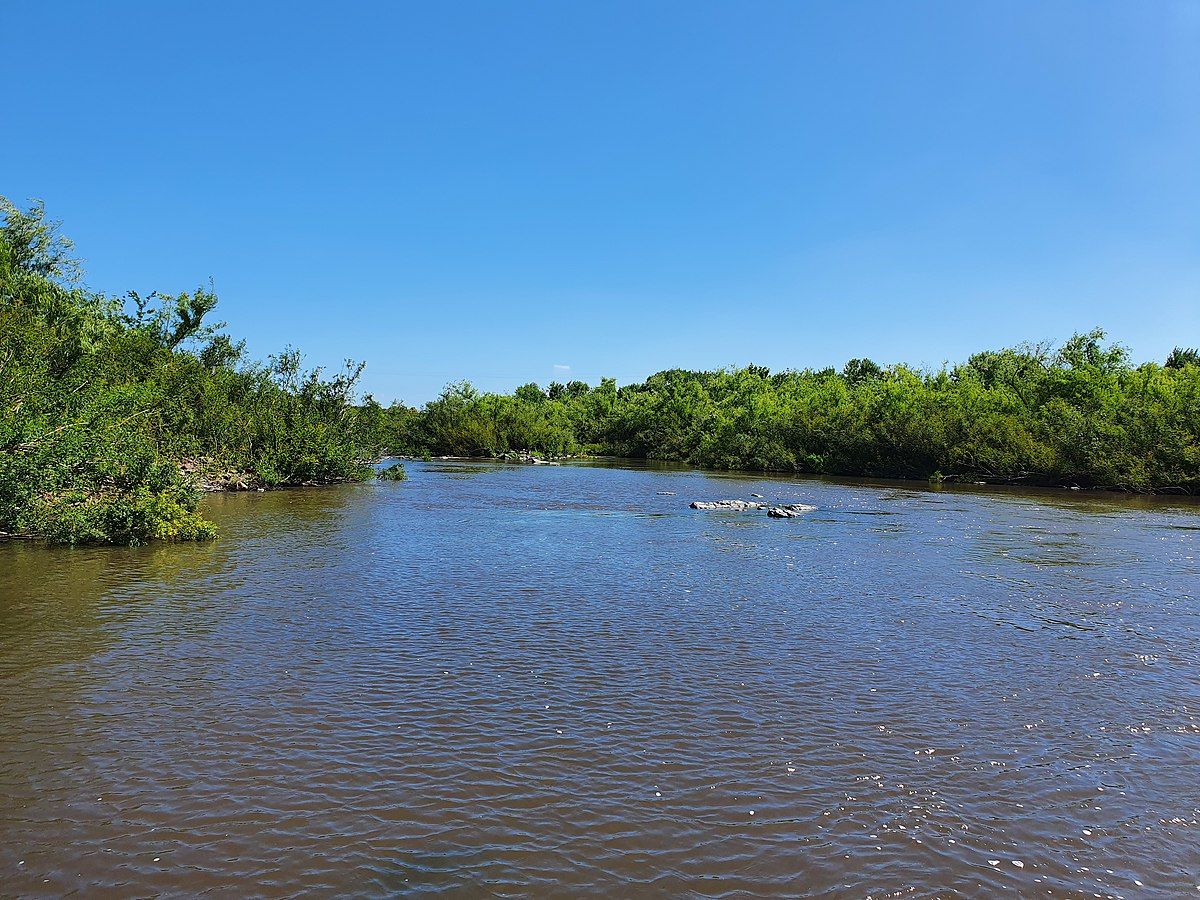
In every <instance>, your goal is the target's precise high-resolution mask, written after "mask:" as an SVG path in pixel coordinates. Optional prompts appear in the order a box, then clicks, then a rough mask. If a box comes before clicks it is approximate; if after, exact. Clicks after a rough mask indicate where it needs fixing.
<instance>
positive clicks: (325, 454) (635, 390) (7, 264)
mask: <svg viewBox="0 0 1200 900" xmlns="http://www.w3.org/2000/svg"><path fill="white" fill-rule="evenodd" d="M216 303H217V300H216V296H215V295H214V293H213V291H212V290H211V288H204V287H201V288H198V289H197V290H195V291H191V292H186V293H181V294H158V293H153V294H149V295H147V296H142V295H140V294H137V293H133V292H131V293H129V294H127V295H125V296H123V297H111V296H107V295H104V294H101V293H97V292H94V291H91V290H89V289H87V288H86V287H85V286H84V285H83V284H82V281H81V275H80V271H79V267H78V265H77V264H76V262H75V261H74V259H73V256H72V247H71V244H70V242H69V241H68V240H66V239H65V238H64V237H62V235H61V234H60V233H59V230H58V226H57V223H54V222H52V221H50V220H48V219H47V218H46V216H45V212H44V210H43V208H42V207H41V206H40V205H34V206H32V207H30V208H28V209H21V208H18V207H16V206H14V205H13V204H12V203H10V202H8V201H7V200H4V199H3V198H0V532H2V533H6V534H9V535H21V536H31V537H41V538H46V539H50V540H54V541H61V542H67V543H84V542H122V543H125V542H137V541H142V540H147V539H152V538H157V539H197V538H205V537H209V536H211V535H212V533H213V527H212V525H211V524H210V523H208V522H206V521H205V520H204V519H203V518H202V516H201V515H200V514H199V513H198V511H197V510H198V501H199V497H200V491H199V487H200V486H201V485H205V484H206V485H208V486H210V487H213V486H216V487H222V486H223V487H264V488H271V487H279V486H286V485H299V484H312V483H329V482H337V481H353V480H362V479H365V478H368V477H371V475H372V474H373V471H374V470H373V468H372V466H371V463H372V462H373V461H375V460H377V459H378V458H379V457H380V455H381V454H383V453H388V452H390V453H394V454H411V455H439V456H440V455H452V456H471V457H503V456H505V455H508V454H512V453H514V452H518V451H528V452H533V453H536V454H540V455H545V456H552V457H569V456H579V455H606V456H617V457H632V458H644V459H658V460H674V461H679V462H686V463H690V464H692V465H696V466H701V467H706V468H713V469H743V470H754V471H772V472H785V473H811V474H828V475H851V476H853V475H862V476H872V477H884V478H919V479H931V480H934V481H942V480H968V481H988V482H998V483H1017V484H1036V485H1071V486H1075V485H1078V486H1080V487H1103V488H1114V489H1120V490H1130V491H1146V492H1151V491H1170V492H1180V493H1196V492H1197V491H1198V490H1200V356H1198V354H1197V352H1196V351H1195V350H1188V349H1183V348H1179V349H1176V350H1175V351H1174V352H1172V353H1171V355H1170V356H1169V357H1168V358H1167V359H1166V360H1165V361H1164V363H1162V364H1157V363H1152V362H1151V363H1143V364H1135V363H1134V362H1133V361H1132V360H1131V358H1130V354H1129V352H1128V351H1127V350H1126V349H1125V348H1123V347H1122V346H1120V345H1119V344H1114V343H1110V342H1107V341H1106V340H1105V335H1104V333H1103V332H1101V331H1099V330H1094V331H1090V332H1087V333H1082V334H1077V335H1075V336H1074V337H1072V338H1070V339H1069V340H1067V341H1066V342H1065V343H1063V344H1062V345H1061V346H1052V345H1050V344H1045V343H1042V344H1027V345H1023V346H1020V347H1015V348H1011V349H1005V350H998V351H986V352H981V353H977V354H975V355H974V356H972V357H971V358H970V359H968V360H967V361H966V362H964V363H961V364H958V365H953V366H949V365H948V366H944V367H942V368H940V369H938V370H936V371H925V370H920V369H915V368H911V367H908V366H905V365H892V366H886V367H885V366H880V365H878V364H876V363H875V362H872V361H871V360H868V359H855V360H851V361H850V362H849V363H847V364H846V366H845V367H843V368H842V369H841V370H835V369H831V368H827V369H819V370H818V369H799V370H787V371H781V372H771V371H769V370H768V369H766V368H764V367H761V366H753V365H752V366H746V367H744V368H733V369H719V370H715V371H687V370H682V369H671V370H667V371H663V372H659V373H657V374H655V375H652V376H650V377H649V378H648V379H646V380H645V381H644V382H642V383H640V384H630V385H624V386H621V387H618V385H617V383H616V382H615V381H614V380H613V379H604V380H602V381H601V382H600V383H599V384H598V385H595V386H592V385H589V384H587V383H585V382H582V381H571V382H568V383H558V382H555V383H552V384H550V385H549V386H548V387H547V388H544V389H543V388H542V387H540V386H538V385H536V384H527V385H523V386H522V387H519V388H517V389H516V390H515V391H513V392H512V393H511V394H499V393H486V392H481V391H479V390H477V389H476V388H474V387H473V386H472V385H470V384H469V383H467V382H459V383H455V384H451V385H449V386H447V388H446V389H445V390H444V391H443V392H442V394H441V395H440V396H439V397H438V398H437V399H435V400H433V401H431V402H429V403H427V404H425V405H424V406H423V407H421V408H419V409H418V408H412V407H408V406H405V405H403V404H400V403H394V404H392V405H391V406H388V407H384V406H382V405H381V404H379V403H377V402H376V401H375V400H374V399H372V398H370V397H366V398H360V397H359V396H358V389H357V386H358V381H359V378H360V376H361V374H362V365H361V364H359V363H354V362H351V361H347V363H346V365H345V367H344V368H343V369H342V370H340V371H338V372H334V373H325V372H323V371H322V370H320V369H315V370H306V369H305V368H304V366H303V362H302V357H301V355H300V354H299V353H298V352H297V351H295V350H291V349H288V350H285V351H283V352H281V353H279V354H278V355H276V356H273V357H270V358H269V359H268V360H267V361H266V362H259V361H256V360H252V359H249V358H248V356H247V354H246V351H245V346H244V343H243V342H238V341H234V340H233V339H232V338H231V337H230V336H229V335H228V334H226V333H225V331H224V326H223V325H222V324H221V323H216V322H213V321H212V314H213V312H214V310H215V308H216ZM402 471H403V470H397V471H393V472H390V473H389V476H390V477H392V478H395V477H400V476H401V475H402Z"/></svg>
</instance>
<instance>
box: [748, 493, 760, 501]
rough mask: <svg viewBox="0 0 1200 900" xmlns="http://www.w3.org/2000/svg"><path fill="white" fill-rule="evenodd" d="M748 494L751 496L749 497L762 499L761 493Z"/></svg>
mask: <svg viewBox="0 0 1200 900" xmlns="http://www.w3.org/2000/svg"><path fill="white" fill-rule="evenodd" d="M750 496H751V497H757V498H758V499H759V500H761V499H762V494H751V495H750Z"/></svg>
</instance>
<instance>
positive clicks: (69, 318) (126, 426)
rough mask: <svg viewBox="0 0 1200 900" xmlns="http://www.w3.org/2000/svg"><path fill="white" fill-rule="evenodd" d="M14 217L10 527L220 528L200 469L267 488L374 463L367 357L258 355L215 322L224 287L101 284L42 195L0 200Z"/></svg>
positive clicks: (53, 532) (134, 533)
mask: <svg viewBox="0 0 1200 900" xmlns="http://www.w3.org/2000/svg"><path fill="white" fill-rule="evenodd" d="M0 216H2V221H0V531H3V532H8V533H16V534H21V535H26V536H33V537H44V538H47V539H51V540H55V541H61V542H66V543H85V542H121V543H134V542H138V541H144V540H148V539H152V538H153V539H163V540H184V539H199V538H207V537H211V536H212V534H213V527H212V525H210V524H209V523H207V522H205V521H204V520H203V519H202V518H200V516H198V515H197V513H196V507H197V503H198V500H199V496H200V495H199V492H198V490H197V486H196V484H195V483H194V480H193V478H192V477H191V476H190V475H185V474H184V470H186V471H187V472H188V473H196V472H203V471H208V470H212V471H223V472H227V473H234V475H233V477H232V479H231V480H230V483H237V484H241V485H244V486H249V485H260V486H264V487H274V486H280V485H292V484H306V483H314V482H329V481H345V480H357V479H363V478H367V477H369V476H370V474H371V471H372V470H371V468H370V466H369V462H370V461H371V460H372V459H374V458H375V457H376V456H377V455H378V452H379V446H378V440H379V428H378V424H379V422H381V421H382V420H383V416H384V411H383V410H381V409H380V408H379V407H378V404H373V403H365V404H363V405H361V406H356V405H354V404H353V400H354V389H355V384H356V382H357V380H358V377H359V375H360V374H361V371H362V367H361V366H357V365H353V364H350V363H347V366H346V369H345V370H344V371H343V372H340V373H338V374H336V375H334V376H332V377H326V376H325V375H324V374H323V373H322V372H321V371H320V370H316V371H310V372H306V371H304V369H303V368H302V365H301V358H300V355H299V354H298V353H297V352H295V351H292V350H288V351H285V352H284V353H282V354H280V355H279V356H277V357H272V358H271V360H270V361H269V362H268V363H266V364H259V363H254V362H251V361H248V360H246V359H245V355H244V350H243V346H242V344H240V343H235V342H233V341H232V340H231V339H230V338H229V337H228V336H227V335H225V334H223V333H222V332H221V328H222V326H221V325H219V324H210V323H209V321H208V320H209V317H210V314H211V313H212V311H213V309H214V307H215V306H216V297H215V296H214V295H213V293H212V292H211V291H210V290H206V289H204V288H201V289H199V290H196V291H194V292H191V293H183V294H178V295H173V296H172V295H159V294H151V295H149V296H147V297H142V296H140V295H138V294H132V293H131V294H129V295H128V296H127V297H125V298H124V299H121V300H118V299H114V298H110V297H105V296H103V295H100V294H96V293H93V292H90V291H88V290H86V289H85V288H83V287H82V286H81V285H80V283H79V272H78V267H77V266H76V265H75V263H74V262H73V261H72V259H71V245H70V243H69V242H68V241H66V240H65V239H63V238H62V237H61V236H60V235H59V234H58V231H57V227H56V225H55V223H51V222H48V221H47V220H46V218H45V215H44V212H43V210H42V208H41V207H40V206H34V207H33V208H31V209H29V210H20V209H18V208H16V207H14V206H13V205H12V204H10V203H8V202H7V201H4V200H3V199H2V198H0ZM372 415H374V419H372Z"/></svg>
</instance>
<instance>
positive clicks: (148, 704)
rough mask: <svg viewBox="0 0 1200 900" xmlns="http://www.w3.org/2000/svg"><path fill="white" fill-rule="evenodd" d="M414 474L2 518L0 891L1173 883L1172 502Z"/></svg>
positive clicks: (509, 469)
mask: <svg viewBox="0 0 1200 900" xmlns="http://www.w3.org/2000/svg"><path fill="white" fill-rule="evenodd" d="M408 468H409V472H410V480H409V481H407V482H405V483H400V484H378V485H362V486H354V487H342V488H331V489H310V490H305V491H293V492H279V493H268V494H249V495H244V494H243V495H235V496H225V497H216V498H213V499H211V500H210V501H208V503H209V506H208V509H209V513H210V515H211V516H213V517H214V518H216V519H217V520H218V522H219V524H220V525H221V529H222V537H221V538H220V540H218V541H217V542H215V543H212V544H208V545H201V546H154V547H143V548H137V549H82V550H67V549H45V548H39V547H35V546H30V545H23V544H22V545H14V544H9V545H4V546H0V893H3V894H5V895H38V894H62V893H66V892H71V891H77V892H79V893H81V894H85V895H88V896H94V895H96V894H98V893H105V892H107V893H109V894H116V895H131V894H136V895H142V896H145V895H153V894H158V893H171V894H188V895H194V894H197V893H201V892H206V891H207V892H213V893H220V894H230V893H242V894H244V893H260V894H266V895H271V896H278V895H293V894H298V893H303V892H311V893H313V894H318V895H332V894H355V895H364V894H366V895H379V894H396V893H405V892H411V893H422V892H426V891H448V892H451V893H459V894H464V895H469V896H492V895H494V896H524V895H546V894H554V895H564V894H567V895H570V894H579V893H584V892H596V893H604V894H607V895H611V896H642V895H680V894H699V895H727V896H733V895H737V896H748V895H758V896H778V895H781V894H825V895H835V896H848V897H854V896H857V897H865V896H868V895H870V896H873V897H884V896H901V897H906V896H931V895H936V896H995V895H1001V894H1008V895H1010V894H1014V893H1020V894H1023V895H1027V896H1037V895H1041V896H1046V895H1050V896H1081V897H1092V896H1102V897H1107V896H1121V897H1138V896H1178V895H1180V894H1185V895H1191V896H1196V895H1197V885H1198V884H1200V831H1198V828H1200V765H1198V763H1200V668H1198V666H1200V602H1198V599H1197V594H1198V592H1200V510H1198V509H1197V507H1195V506H1187V505H1183V504H1176V505H1172V504H1169V503H1163V502H1149V501H1141V502H1136V503H1135V502H1133V501H1121V500H1116V499H1112V498H1103V499H1102V498H1089V497H1081V496H1078V495H1068V496H1067V497H1063V498H1060V497H1058V496H1057V495H1051V494H1045V495H1041V496H1029V495H1020V494H1012V493H1004V492H999V491H980V492H969V491H949V490H947V491H930V490H919V489H915V488H907V487H902V486H896V485H851V484H834V483H828V482H820V481H779V480H770V479H754V478H745V477H720V476H714V475H705V474H700V473H694V472H684V471H651V470H648V469H620V468H601V467H585V466H562V467H541V466H537V467H523V466H502V465H467V464H461V465H460V464H448V463H436V462H435V463H432V464H421V463H410V464H409V466H408ZM664 492H673V493H670V494H669V493H664ZM751 493H761V494H764V495H766V497H767V499H769V500H775V499H778V500H780V501H783V502H805V503H811V504H814V505H816V506H817V507H818V509H817V511H815V512H811V513H807V514H805V515H804V516H802V517H800V518H797V519H790V520H772V519H768V518H767V517H766V516H765V514H763V513H761V512H751V513H722V512H699V511H694V510H691V509H688V503H689V502H690V501H691V500H694V499H721V498H725V497H740V498H749V497H750V495H751Z"/></svg>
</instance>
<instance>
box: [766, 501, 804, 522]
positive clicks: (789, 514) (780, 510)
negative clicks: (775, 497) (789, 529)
mask: <svg viewBox="0 0 1200 900" xmlns="http://www.w3.org/2000/svg"><path fill="white" fill-rule="evenodd" d="M814 509H816V507H815V506H809V505H808V504H807V503H793V504H791V505H790V506H772V507H771V508H770V509H768V510H767V515H768V516H770V517H771V518H772V519H794V518H795V517H796V516H798V515H800V514H801V513H806V512H812V511H813V510H814Z"/></svg>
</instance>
